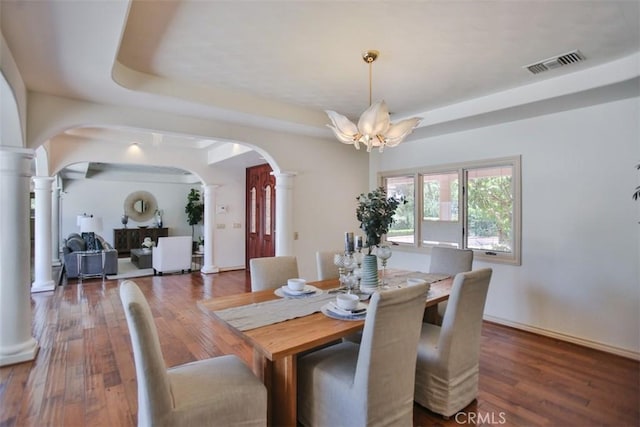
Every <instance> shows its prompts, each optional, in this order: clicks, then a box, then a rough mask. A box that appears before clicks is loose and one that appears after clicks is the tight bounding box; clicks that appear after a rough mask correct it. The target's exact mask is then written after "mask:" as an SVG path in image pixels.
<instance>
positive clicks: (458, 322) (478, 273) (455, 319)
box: [438, 268, 492, 373]
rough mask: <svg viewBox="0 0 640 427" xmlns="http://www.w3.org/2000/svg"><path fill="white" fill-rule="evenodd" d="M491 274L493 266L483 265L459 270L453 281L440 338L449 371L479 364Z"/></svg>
mask: <svg viewBox="0 0 640 427" xmlns="http://www.w3.org/2000/svg"><path fill="white" fill-rule="evenodd" d="M491 274H492V270H491V269H490V268H483V269H481V270H475V271H470V272H467V273H459V274H457V275H456V277H455V278H454V280H453V286H452V288H451V294H450V296H449V304H448V306H447V311H446V312H445V315H444V319H443V321H442V326H441V329H440V338H439V340H438V351H439V356H438V359H439V360H441V361H442V363H443V364H445V369H447V370H448V372H452V373H453V372H459V371H461V370H464V369H467V368H470V367H473V366H475V365H477V364H478V360H479V356H480V355H479V351H480V333H481V330H482V314H483V313H484V306H485V302H486V300H487V292H488V291H489V282H490V281H491Z"/></svg>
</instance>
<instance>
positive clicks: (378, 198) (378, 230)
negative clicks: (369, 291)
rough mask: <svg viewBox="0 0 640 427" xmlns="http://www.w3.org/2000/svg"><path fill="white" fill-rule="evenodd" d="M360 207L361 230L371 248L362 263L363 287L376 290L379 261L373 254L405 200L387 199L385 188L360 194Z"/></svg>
mask: <svg viewBox="0 0 640 427" xmlns="http://www.w3.org/2000/svg"><path fill="white" fill-rule="evenodd" d="M357 200H358V207H357V209H356V217H357V218H358V221H360V228H361V229H362V231H364V234H365V236H366V241H365V246H366V247H368V248H369V250H368V251H367V253H366V254H365V255H364V257H363V261H362V280H361V282H360V285H361V287H364V288H366V287H370V288H375V287H377V286H378V260H377V257H376V256H375V255H374V254H372V251H373V248H374V247H376V246H378V245H380V242H381V241H382V236H383V235H385V234H387V232H388V231H389V227H390V226H391V224H393V215H394V214H395V212H396V209H397V208H398V206H399V205H400V204H401V203H403V204H404V203H406V200H404V198H399V199H398V198H395V197H389V198H388V197H387V192H386V191H385V189H384V187H378V188H376V189H375V190H373V191H371V192H369V193H367V194H364V193H362V194H360V196H358V197H357Z"/></svg>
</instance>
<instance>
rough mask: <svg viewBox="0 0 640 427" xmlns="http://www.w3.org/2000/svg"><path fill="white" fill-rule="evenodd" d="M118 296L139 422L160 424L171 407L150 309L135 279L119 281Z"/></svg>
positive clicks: (143, 424) (167, 381)
mask: <svg viewBox="0 0 640 427" xmlns="http://www.w3.org/2000/svg"><path fill="white" fill-rule="evenodd" d="M120 300H121V301H122V305H123V306H124V313H125V316H126V318H127V325H128V327H129V334H130V335H131V345H132V347H133V358H134V362H135V366H136V379H137V381H138V425H140V426H147V425H148V426H150V425H154V424H155V425H158V424H161V422H159V421H160V420H163V419H166V418H167V417H169V416H170V413H171V411H172V409H173V402H172V398H171V390H170V387H171V386H170V384H169V377H168V375H167V366H166V365H165V363H164V359H163V357H162V350H161V348H160V341H159V339H158V331H157V329H156V325H155V323H154V321H153V316H152V315H151V309H150V308H149V304H148V303H147V300H146V299H145V297H144V295H143V294H142V291H140V288H139V287H138V285H136V284H135V282H133V281H130V280H126V281H124V282H122V284H121V285H120Z"/></svg>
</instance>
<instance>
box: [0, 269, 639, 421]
mask: <svg viewBox="0 0 640 427" xmlns="http://www.w3.org/2000/svg"><path fill="white" fill-rule="evenodd" d="M134 280H135V282H136V283H138V285H139V286H140V287H141V288H142V290H143V292H144V293H145V295H146V296H147V298H148V300H149V303H150V305H151V307H152V311H153V314H154V317H155V320H156V323H157V326H158V331H159V333H160V341H161V344H162V350H163V352H164V356H165V360H166V362H167V365H168V366H172V365H177V364H181V363H186V362H190V361H193V360H198V359H204V358H207V357H213V356H218V355H222V354H226V353H235V354H237V355H239V356H240V357H242V358H243V359H244V360H245V361H247V363H249V365H250V358H251V352H250V350H249V349H248V348H247V347H246V346H245V345H244V344H243V343H242V342H239V341H238V340H237V339H236V338H234V337H233V336H232V335H231V334H230V333H228V332H226V333H225V332H216V330H217V329H216V330H214V328H213V327H212V325H213V324H214V321H213V320H212V319H211V318H209V317H208V315H207V314H205V313H203V312H202V311H200V310H199V309H198V307H197V306H196V302H197V301H198V300H200V299H203V298H215V297H219V296H223V295H229V294H233V293H237V292H243V291H248V290H249V289H250V286H249V279H248V275H247V274H246V273H245V272H244V271H236V272H225V273H220V274H213V275H207V276H203V275H201V274H199V273H194V274H184V275H165V276H163V277H145V278H138V279H134ZM117 291H118V281H105V282H102V281H100V280H85V281H84V283H83V284H82V285H77V284H75V282H72V283H70V284H65V285H64V286H60V287H58V288H57V290H56V291H55V292H46V293H39V294H33V295H32V301H33V316H34V319H35V321H34V327H33V335H34V337H35V338H36V339H37V340H38V342H39V344H40V346H41V348H40V351H39V354H38V356H37V358H36V360H35V361H33V362H29V363H22V364H17V365H13V366H8V367H4V368H0V426H2V427H5V426H6V427H8V426H20V427H22V426H103V425H104V426H110V427H114V426H134V425H136V421H137V415H136V411H137V396H136V381H135V368H134V364H133V357H132V354H131V344H130V341H129V335H128V329H127V325H126V321H125V318H124V313H123V310H122V305H121V303H120V299H119V296H118V292H117ZM219 329H220V328H219ZM639 384H640V366H639V364H638V362H636V361H632V360H629V359H625V358H621V357H618V356H614V355H610V354H607V353H603V352H599V351H596V350H591V349H588V348H583V347H580V346H577V345H574V344H570V343H565V342H561V341H558V340H554V339H550V338H545V337H540V336H537V335H534V334H530V333H527V332H522V331H518V330H515V329H511V328H507V327H503V326H499V325H495V324H491V323H485V325H484V327H483V333H482V343H481V360H480V393H479V397H478V399H477V401H475V402H473V403H472V404H471V405H469V406H468V407H467V408H465V410H464V411H463V412H461V413H459V414H457V415H456V416H454V417H451V418H450V419H449V420H444V419H442V418H441V417H440V416H438V415H435V414H432V413H431V412H429V411H427V410H425V409H424V408H421V407H420V406H417V405H416V406H415V410H414V424H415V425H416V426H454V425H506V426H592V425H609V426H638V425H640V410H639V405H640V391H639Z"/></svg>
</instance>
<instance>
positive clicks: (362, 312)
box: [320, 301, 367, 320]
mask: <svg viewBox="0 0 640 427" xmlns="http://www.w3.org/2000/svg"><path fill="white" fill-rule="evenodd" d="M320 311H321V312H322V314H324V315H325V316H327V317H331V318H332V319H339V320H364V318H365V317H367V304H363V303H359V304H358V307H356V309H355V310H354V311H346V310H343V309H341V308H340V307H338V306H337V305H336V304H335V303H334V302H333V301H330V302H328V303H326V304H325V305H323V306H322V307H321V308H320Z"/></svg>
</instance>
